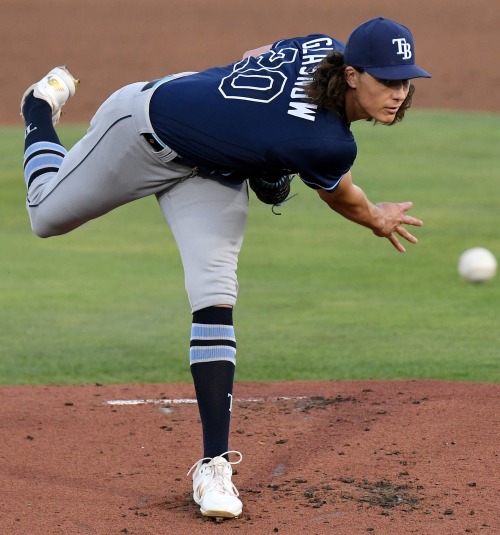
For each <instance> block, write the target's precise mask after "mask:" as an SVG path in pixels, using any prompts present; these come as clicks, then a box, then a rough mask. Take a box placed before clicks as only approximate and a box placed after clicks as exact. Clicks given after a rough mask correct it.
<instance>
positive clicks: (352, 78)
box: [344, 65, 359, 89]
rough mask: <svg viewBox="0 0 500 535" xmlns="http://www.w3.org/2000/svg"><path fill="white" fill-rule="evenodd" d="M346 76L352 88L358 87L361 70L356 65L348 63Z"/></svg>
mask: <svg viewBox="0 0 500 535" xmlns="http://www.w3.org/2000/svg"><path fill="white" fill-rule="evenodd" d="M344 76H345V81H346V82H347V85H348V86H349V87H350V88H351V89H356V85H357V82H358V76H359V72H358V71H357V70H356V69H355V68H354V67H351V66H350V65H348V66H347V67H346V68H345V71H344Z"/></svg>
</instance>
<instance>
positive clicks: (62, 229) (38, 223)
mask: <svg viewBox="0 0 500 535" xmlns="http://www.w3.org/2000/svg"><path fill="white" fill-rule="evenodd" d="M73 228H75V227H74V226H72V227H68V226H63V225H57V224H54V222H52V221H47V220H46V219H44V218H42V217H31V230H32V231H33V234H35V235H36V236H38V237H39V238H50V237H52V236H60V235H61V234H66V233H67V232H69V231H70V230H72V229H73Z"/></svg>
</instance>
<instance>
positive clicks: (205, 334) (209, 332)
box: [191, 323, 236, 342]
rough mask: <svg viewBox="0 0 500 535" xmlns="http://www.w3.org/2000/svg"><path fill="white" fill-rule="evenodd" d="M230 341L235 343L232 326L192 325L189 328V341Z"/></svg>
mask: <svg viewBox="0 0 500 535" xmlns="http://www.w3.org/2000/svg"><path fill="white" fill-rule="evenodd" d="M194 339H196V340H232V341H233V342H236V338H235V336H234V327H233V326H232V325H207V324H204V323H193V324H192V326H191V340H194Z"/></svg>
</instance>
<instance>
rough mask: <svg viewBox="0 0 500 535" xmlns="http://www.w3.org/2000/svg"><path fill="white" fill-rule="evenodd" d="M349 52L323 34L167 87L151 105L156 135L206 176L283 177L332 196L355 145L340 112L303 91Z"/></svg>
mask: <svg viewBox="0 0 500 535" xmlns="http://www.w3.org/2000/svg"><path fill="white" fill-rule="evenodd" d="M343 49H344V45H343V43H341V42H340V41H337V40H336V39H333V38H332V37H329V36H326V35H322V34H315V35H310V36H308V37H297V38H293V39H286V40H282V41H278V42H276V43H274V44H273V46H272V49H271V51H269V52H267V53H265V54H261V55H260V56H258V57H257V58H253V57H251V58H246V59H244V60H242V61H239V62H237V63H233V64H230V65H227V66H224V67H214V68H211V69H208V70H206V71H203V72H199V73H195V74H192V75H189V76H186V77H183V78H178V79H175V80H172V81H169V82H168V83H164V84H162V85H160V86H159V87H158V88H157V89H156V90H155V92H154V94H153V97H152V99H151V106H150V116H151V121H152V124H153V128H154V129H155V132H156V134H157V135H158V136H159V137H160V138H161V139H162V140H163V141H164V142H165V143H166V144H167V145H169V146H170V147H171V148H172V149H174V150H175V151H176V152H177V153H178V154H179V155H180V156H181V157H184V158H185V159H187V160H189V161H191V162H194V163H196V164H198V165H199V167H200V168H201V169H205V170H208V171H214V172H217V173H223V174H230V173H232V172H234V171H236V173H235V174H236V175H237V176H238V175H240V176H244V175H245V172H248V173H255V172H258V171H261V170H267V171H281V170H282V171H284V172H287V173H298V174H299V175H300V177H301V179H302V180H303V181H304V182H305V183H306V184H307V185H308V186H310V187H312V188H315V189H318V188H321V189H326V190H333V189H334V188H335V187H336V186H337V185H338V183H339V181H340V179H341V178H342V176H343V175H344V174H345V173H346V172H347V171H348V170H349V169H350V168H351V166H352V164H353V162H354V159H355V158H356V152H357V149H356V142H355V140H354V137H353V135H352V133H351V131H350V128H349V125H348V124H346V123H345V122H344V121H343V120H342V119H341V118H340V117H339V115H338V114H337V113H336V112H334V111H327V110H324V109H318V108H317V106H316V105H314V104H312V103H311V102H309V101H308V99H307V98H306V95H305V92H304V86H305V85H306V84H307V83H308V82H309V81H310V79H311V73H312V71H313V70H314V68H315V67H316V66H317V64H318V63H319V62H320V61H321V60H322V59H323V58H324V57H325V56H327V55H328V54H329V53H330V52H332V51H343Z"/></svg>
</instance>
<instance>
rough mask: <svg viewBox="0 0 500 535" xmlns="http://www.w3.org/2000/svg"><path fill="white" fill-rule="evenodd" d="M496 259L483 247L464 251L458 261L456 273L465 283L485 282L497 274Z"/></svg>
mask: <svg viewBox="0 0 500 535" xmlns="http://www.w3.org/2000/svg"><path fill="white" fill-rule="evenodd" d="M497 265H498V264H497V259H496V258H495V256H494V255H493V253H492V252H491V251H488V249H485V248H484V247H473V248H472V249H467V251H464V252H463V253H462V254H461V255H460V258H459V260H458V272H459V273H460V276H461V277H462V278H463V279H464V280H466V281H467V282H485V281H487V280H490V279H492V278H493V277H494V276H495V274H496V272H497Z"/></svg>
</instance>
